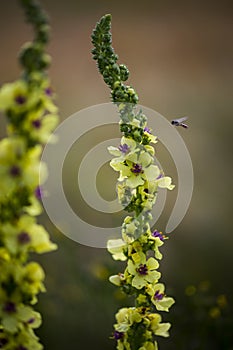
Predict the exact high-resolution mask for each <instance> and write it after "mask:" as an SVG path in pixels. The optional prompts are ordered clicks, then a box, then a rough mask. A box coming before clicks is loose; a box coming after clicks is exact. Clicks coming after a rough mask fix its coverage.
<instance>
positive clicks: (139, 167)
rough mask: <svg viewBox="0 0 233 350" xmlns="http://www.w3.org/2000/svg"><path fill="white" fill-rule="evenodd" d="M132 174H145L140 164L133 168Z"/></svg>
mask: <svg viewBox="0 0 233 350" xmlns="http://www.w3.org/2000/svg"><path fill="white" fill-rule="evenodd" d="M131 171H132V173H134V174H140V173H141V174H143V173H144V171H143V170H142V166H141V165H140V164H136V163H135V164H134V165H133V167H132V168H131Z"/></svg>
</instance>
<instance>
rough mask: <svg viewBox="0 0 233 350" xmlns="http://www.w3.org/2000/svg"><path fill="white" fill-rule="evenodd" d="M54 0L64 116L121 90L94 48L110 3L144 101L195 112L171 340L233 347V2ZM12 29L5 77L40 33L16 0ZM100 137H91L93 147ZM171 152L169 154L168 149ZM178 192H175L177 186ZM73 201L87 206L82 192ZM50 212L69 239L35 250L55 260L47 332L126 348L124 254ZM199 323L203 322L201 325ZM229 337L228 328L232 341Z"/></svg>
mask: <svg viewBox="0 0 233 350" xmlns="http://www.w3.org/2000/svg"><path fill="white" fill-rule="evenodd" d="M42 3H43V5H44V7H45V9H46V10H47V12H48V13H49V15H50V18H51V25H52V40H51V43H50V46H49V52H50V54H51V55H52V58H53V63H52V67H51V69H50V74H51V78H52V82H53V86H54V87H55V89H56V93H57V96H58V98H57V104H58V106H59V108H60V115H61V120H64V119H65V118H67V117H69V116H70V115H71V114H72V113H74V112H76V111H78V110H81V109H82V108H85V107H88V106H91V105H94V104H99V103H104V102H109V91H108V89H107V87H106V86H105V84H104V83H103V81H102V78H101V77H100V75H99V73H98V72H97V69H96V66H95V63H94V62H93V61H92V58H91V54H90V51H91V48H92V46H91V42H90V35H91V32H92V29H93V27H94V26H95V23H96V21H97V20H99V18H100V17H101V16H102V15H103V14H105V13H111V14H112V17H113V18H112V21H113V23H112V25H113V27H112V33H113V44H114V48H115V50H116V52H117V53H118V54H119V56H120V62H121V63H125V64H126V65H127V66H128V68H129V70H130V73H131V74H130V84H131V85H133V86H134V87H135V89H136V91H137V92H138V94H139V97H140V103H141V104H142V105H145V106H147V107H150V108H152V109H154V110H156V111H158V112H159V113H161V114H162V115H164V116H165V117H167V118H168V119H169V120H170V119H172V118H173V117H175V116H179V115H188V116H189V126H190V127H189V129H188V130H180V133H181V134H182V137H183V138H184V141H185V143H186V145H187V147H188V149H189V152H190V154H191V157H192V161H193V167H194V175H195V184H194V193H193V198H192V202H191V205H190V208H189V210H188V213H187V214H186V216H185V218H184V220H183V221H182V223H181V224H180V226H179V227H178V228H177V229H176V230H175V232H173V233H172V234H170V240H169V241H167V242H166V245H165V247H164V248H163V254H164V259H163V261H162V263H161V271H162V273H163V281H164V282H165V283H166V285H167V286H168V292H170V294H172V295H173V296H174V297H175V298H176V299H177V303H176V305H175V306H174V307H173V308H172V309H171V312H170V314H169V315H166V319H168V320H173V327H172V331H171V338H170V339H169V340H165V341H163V340H162V341H160V343H161V344H162V346H161V348H162V349H165V350H166V349H178V348H179V349H184V350H189V349H190V350H191V349H196V350H199V349H205V350H206V349H221V350H222V349H228V350H229V349H233V343H231V341H230V340H229V339H230V336H229V334H228V335H227V334H225V333H223V331H222V330H223V329H226V328H227V327H230V326H229V325H231V326H232V320H231V317H229V313H228V316H225V314H224V313H227V311H226V310H227V308H228V310H229V309H230V305H231V302H232V301H231V294H232V287H233V281H232V264H233V257H232V248H233V237H232V217H231V216H232V208H233V205H232V204H233V202H232V193H233V191H232V190H233V185H232V184H233V181H232V170H233V165H232V149H233V148H232V138H233V137H232V131H233V116H232V114H233V99H232V91H233V40H232V33H233V6H232V5H233V4H232V2H231V1H221V2H219V1H208V0H207V1H205V2H203V1H171V0H163V1H162V0H158V1H155V0H145V1H135V0H134V1H131V0H125V1H122V0H119V1H111V0H108V1H107V0H102V1H94V0H86V1H78V0H75V1H74V0H66V1H56V0H44V1H43V2H42ZM0 32H1V36H0V46H1V56H0V61H1V64H0V82H1V83H4V82H7V81H12V80H14V79H16V78H17V77H18V75H19V73H20V68H19V66H18V64H17V61H16V55H17V53H18V50H19V48H20V46H21V45H22V44H23V43H24V42H25V41H28V40H30V39H31V28H29V27H28V25H27V24H25V23H24V18H23V14H22V12H21V9H20V7H19V6H18V2H17V1H16V0H15V1H9V2H2V3H1V12H0ZM4 128H5V121H4V120H1V130H0V132H1V137H3V136H4ZM102 132H103V134H104V133H105V132H106V130H104V129H103V131H102ZM103 137H105V136H104V135H103ZM104 139H105V138H104ZM88 145H89V144H88V137H86V144H85V147H86V149H87V150H88V149H89V148H90V146H88ZM82 150H83V148H82ZM158 153H159V151H158ZM163 153H164V152H163V149H162V148H161V155H163ZM77 157H78V155H77ZM164 157H165V158H166V156H165V155H164ZM159 160H160V162H161V163H162V164H163V159H162V158H159ZM165 163H166V166H165V170H168V171H167V172H169V173H170V174H171V175H172V176H173V177H174V179H175V180H176V173H175V169H174V166H172V165H171V166H170V165H169V164H167V163H168V162H166V161H165ZM66 181H67V182H69V178H68V179H66ZM100 187H101V181H100ZM71 192H72V191H71ZM70 195H71V196H72V193H71V194H70ZM169 198H170V203H173V201H174V199H175V192H174V194H169ZM71 201H73V202H74V203H76V206H77V210H78V208H79V205H80V203H79V201H78V199H76V198H71ZM167 207H168V208H167V210H166V211H165V213H164V215H163V217H162V219H161V220H160V221H161V222H160V224H161V227H163V226H164V223H165V222H166V218H168V216H169V211H170V209H171V204H170V205H168V206H167ZM41 222H43V223H44V224H45V225H46V227H47V229H48V230H49V232H50V233H51V236H52V239H53V240H54V241H55V242H57V243H58V245H59V250H58V251H56V252H54V253H52V254H48V255H44V256H42V257H39V258H38V257H35V258H36V259H38V260H39V261H40V262H41V263H42V265H43V266H44V268H45V270H46V272H47V279H46V286H47V289H48V291H47V293H46V294H44V295H41V296H40V303H39V305H38V308H39V309H40V310H41V311H42V313H43V315H44V323H43V326H42V327H41V329H40V331H39V334H40V336H41V339H42V342H43V343H44V344H45V348H46V349H48V350H52V349H57V350H65V349H67V348H69V349H72V350H73V349H81V348H85V349H88V350H89V349H94V348H95V349H102V350H110V349H114V342H113V341H112V340H109V339H108V338H109V336H110V335H111V331H112V324H113V322H114V313H115V311H116V310H117V308H119V307H120V306H121V305H128V304H130V301H129V300H127V299H124V298H123V296H122V295H121V294H120V293H118V292H117V291H116V288H115V287H114V286H112V285H110V283H108V281H107V279H108V276H109V274H110V273H112V272H114V273H117V272H118V271H120V270H121V264H120V263H118V262H115V263H114V262H112V260H111V257H110V255H109V254H108V253H107V252H106V251H105V250H103V249H95V248H89V247H85V246H82V245H79V244H77V243H76V242H73V241H71V240H69V239H68V238H66V237H65V236H64V235H62V233H59V232H58V231H57V230H56V228H55V227H54V226H53V225H52V223H50V221H49V219H48V218H47V217H46V215H44V216H42V217H41ZM78 229H79V228H78V227H77V230H78ZM203 281H209V282H208V284H207V283H206V282H205V283H204V286H209V285H210V287H206V288H204V289H203V288H202V286H203ZM190 284H194V285H196V286H199V287H198V288H199V289H198V290H199V292H200V293H207V294H206V297H205V298H206V299H205V301H204V302H203V301H196V300H193V299H192V300H193V301H190V300H191V299H188V300H189V301H187V298H189V297H188V296H187V295H186V296H184V295H185V294H184V290H185V288H186V287H187V286H188V285H190ZM199 292H198V293H199ZM188 294H189V293H188ZM194 294H195V293H194ZM221 294H225V295H226V297H227V300H228V302H227V306H226V308H225V311H224V310H223V311H221V315H220V316H219V317H215V316H214V317H212V321H211V317H210V316H209V314H208V312H209V311H208V310H209V309H210V307H211V305H212V304H214V303H215V296H216V297H217V296H218V295H221ZM192 295H193V294H192V293H191V296H190V298H192ZM209 295H210V296H209ZM194 297H196V294H195V295H194ZM201 298H202V297H201ZM197 299H198V298H197ZM201 300H202V299H201ZM187 303H191V304H192V303H193V305H196V303H197V304H198V303H199V304H198V305H199V306H200V305H202V303H204V305H205V306H203V307H201V310H202V311H201V312H200V313H199V311H197V310H199V309H198V307H199V306H197V307H196V308H195V307H194V308H192V307H191V308H190V307H189V306H187V305H188V304H187ZM205 308H206V310H205ZM203 310H204V311H203ZM181 320H183V324H182V322H181ZM186 320H189V321H191V322H190V324H189V323H187V322H185V321H186ZM192 322H193V323H192ZM211 322H212V323H211ZM216 322H217V323H216ZM225 322H227V325H228V326H226V327H225ZM198 324H199V326H202V330H200V329H199V328H198V327H196V328H195V325H196V326H197V325H198ZM207 324H208V325H207ZM215 327H216V328H215ZM200 328H201V327H200ZM194 329H195V331H194ZM203 329H205V332H204V333H205V334H204V335H203ZM216 329H218V331H216ZM218 333H219V335H218V337H219V340H216V339H217V338H216V339H215V338H214V337H217V334H218ZM185 334H186V336H185ZM187 335H188V336H187ZM189 335H190V337H189ZM221 337H222V338H221ZM227 337H228V338H227ZM191 338H192V339H191ZM224 338H225V339H228V340H227V343H226V344H225V345H224V343H223V339H224ZM202 339H204V340H203V341H202Z"/></svg>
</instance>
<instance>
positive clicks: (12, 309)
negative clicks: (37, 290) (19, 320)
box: [3, 301, 16, 314]
mask: <svg viewBox="0 0 233 350" xmlns="http://www.w3.org/2000/svg"><path fill="white" fill-rule="evenodd" d="M3 311H5V312H8V313H9V314H13V313H15V312H16V306H15V303H13V302H12V301H7V302H6V303H5V305H4V307H3Z"/></svg>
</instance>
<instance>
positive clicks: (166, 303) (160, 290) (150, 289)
mask: <svg viewBox="0 0 233 350" xmlns="http://www.w3.org/2000/svg"><path fill="white" fill-rule="evenodd" d="M164 290H165V287H164V285H163V284H162V283H156V284H149V285H147V286H146V292H147V293H148V294H149V295H150V296H151V301H152V303H153V304H154V305H155V307H156V309H157V310H158V311H169V308H170V307H171V306H172V305H173V304H174V303H175V300H174V299H173V298H171V297H167V296H166V295H165V293H164Z"/></svg>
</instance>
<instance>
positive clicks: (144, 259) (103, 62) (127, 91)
mask: <svg viewBox="0 0 233 350" xmlns="http://www.w3.org/2000/svg"><path fill="white" fill-rule="evenodd" d="M110 29H111V15H105V16H103V17H102V18H101V20H100V21H99V22H98V23H97V25H96V28H95V29H94V30H93V33H92V43H93V45H94V49H93V50H92V53H93V58H94V60H96V61H97V66H98V69H99V71H100V73H101V74H102V76H103V79H104V81H105V83H106V84H107V85H108V86H109V88H110V89H111V99H112V102H113V103H114V104H115V105H116V106H117V108H118V112H119V116H120V122H119V125H120V131H121V133H122V138H121V142H120V145H119V147H112V146H110V147H109V148H108V150H109V152H110V153H111V154H112V155H113V156H114V158H113V159H112V160H111V162H110V165H111V167H112V168H113V169H114V170H115V171H117V172H119V178H118V182H117V192H118V199H119V202H120V203H121V205H122V207H123V208H124V210H125V211H127V212H128V214H129V215H127V216H126V217H125V219H124V222H123V224H122V238H120V239H112V240H109V241H108V243H107V248H108V251H109V252H110V253H111V254H112V257H113V259H114V260H121V261H125V262H126V267H125V270H124V271H123V272H122V273H118V274H117V275H114V276H111V277H110V282H112V283H113V284H114V285H116V286H118V287H119V288H121V290H122V291H123V292H124V293H126V294H127V295H129V296H133V298H134V300H135V306H134V307H124V308H121V309H120V310H119V311H118V312H117V314H116V323H115V324H114V332H113V338H114V339H116V341H117V349H118V350H155V349H158V343H157V336H163V337H168V336H169V332H168V331H169V328H170V326H171V325H170V323H166V322H165V323H163V322H162V317H161V315H160V314H159V313H158V312H157V311H159V312H160V311H169V308H170V306H171V305H172V304H173V303H174V299H173V298H171V297H169V296H167V295H166V292H165V286H164V284H163V283H160V281H159V280H160V278H161V273H160V272H159V271H158V268H159V260H160V259H161V258H162V254H161V253H160V251H159V248H160V247H161V246H162V245H163V244H164V242H165V240H166V239H167V237H165V235H164V234H163V233H162V232H160V231H158V230H151V228H150V221H151V220H152V214H151V210H152V207H153V205H154V203H155V201H156V196H157V191H158V188H159V187H160V188H167V189H169V190H172V189H173V188H174V185H173V184H172V180H171V178H170V177H168V176H165V175H164V173H163V171H162V170H161V169H160V168H159V167H158V166H157V165H155V160H154V153H155V151H154V147H153V144H155V143H156V142H157V138H156V136H154V135H153V134H152V131H151V129H150V128H149V127H148V126H147V118H146V116H145V115H144V114H143V112H142V110H137V109H136V105H137V102H138V96H137V94H136V92H135V90H134V89H133V88H132V87H131V86H128V85H125V84H124V82H125V81H126V80H127V79H128V76H129V71H128V69H127V67H126V66H125V65H123V64H120V65H118V63H117V60H118V56H117V55H116V54H115V52H114V49H113V48H112V46H111V44H112V36H111V32H110Z"/></svg>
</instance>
